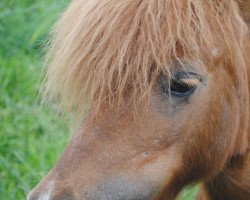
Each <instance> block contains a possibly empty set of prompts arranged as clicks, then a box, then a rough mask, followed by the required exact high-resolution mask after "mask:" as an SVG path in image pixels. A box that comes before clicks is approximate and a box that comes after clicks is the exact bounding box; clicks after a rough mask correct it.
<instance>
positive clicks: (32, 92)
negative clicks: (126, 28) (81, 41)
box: [0, 0, 196, 200]
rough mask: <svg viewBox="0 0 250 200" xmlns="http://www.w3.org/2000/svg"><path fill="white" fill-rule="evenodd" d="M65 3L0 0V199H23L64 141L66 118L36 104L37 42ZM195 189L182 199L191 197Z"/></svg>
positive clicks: (185, 193) (40, 43)
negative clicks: (64, 119)
mask: <svg viewBox="0 0 250 200" xmlns="http://www.w3.org/2000/svg"><path fill="white" fill-rule="evenodd" d="M58 2H60V3H58ZM67 3H68V0H60V1H54V0H42V1H40V0H18V1H16V0H1V1H0V84H1V85H0V194H1V195H0V199H3V200H8V199H10V200H12V199H13V200H14V199H15V200H19V199H25V196H26V195H27V193H28V191H30V190H31V189H32V188H33V187H34V186H35V185H36V184H37V183H38V182H39V180H40V179H41V178H42V177H43V176H44V175H46V174H47V172H48V171H49V170H50V169H51V167H52V166H53V165H54V164H55V162H56V160H57V159H58V157H59V155H60V153H61V152H62V151H63V149H64V147H65V145H66V143H67V141H68V138H69V132H70V131H69V129H68V127H67V126H66V125H65V122H64V121H63V120H62V119H60V120H59V117H58V116H56V115H55V114H54V112H53V110H51V108H46V107H43V108H42V107H41V106H39V103H37V95H38V90H39V80H40V79H41V68H42V63H41V61H40V59H39V57H40V56H41V46H42V44H43V43H44V40H45V38H46V36H47V33H48V30H49V29H50V27H51V25H52V24H53V23H54V21H55V20H56V18H57V17H58V14H59V13H60V12H61V11H62V9H63V8H64V7H65V5H66V4H67ZM195 191H196V189H192V190H187V191H186V192H184V194H183V197H182V198H181V199H183V200H192V199H194V194H195Z"/></svg>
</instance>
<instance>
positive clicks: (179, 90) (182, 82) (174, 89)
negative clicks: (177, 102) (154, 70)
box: [170, 78, 197, 97]
mask: <svg viewBox="0 0 250 200" xmlns="http://www.w3.org/2000/svg"><path fill="white" fill-rule="evenodd" d="M196 80H197V79H196ZM196 87H197V84H195V79H190V80H188V79H187V78H183V79H181V78H180V79H173V80H171V83H170V91H171V94H172V95H174V96H178V97H184V96H189V95H191V94H192V93H193V92H194V91H195V89H196Z"/></svg>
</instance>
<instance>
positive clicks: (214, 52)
mask: <svg viewBox="0 0 250 200" xmlns="http://www.w3.org/2000/svg"><path fill="white" fill-rule="evenodd" d="M212 56H213V57H214V58H216V57H217V56H219V50H218V49H217V48H214V49H213V51H212Z"/></svg>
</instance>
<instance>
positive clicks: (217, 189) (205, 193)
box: [197, 149, 250, 200]
mask: <svg viewBox="0 0 250 200" xmlns="http://www.w3.org/2000/svg"><path fill="white" fill-rule="evenodd" d="M249 198H250V149H248V151H247V152H246V154H245V155H244V156H240V155H238V156H235V157H233V158H232V159H231V160H230V162H229V163H228V165H227V166H226V168H225V170H224V171H222V172H220V173H219V174H218V175H217V176H216V178H214V179H213V180H210V181H206V182H204V183H202V189H201V191H200V193H199V194H198V196H197V200H218V199H230V200H246V199H249Z"/></svg>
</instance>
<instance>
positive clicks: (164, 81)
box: [28, 0, 250, 200]
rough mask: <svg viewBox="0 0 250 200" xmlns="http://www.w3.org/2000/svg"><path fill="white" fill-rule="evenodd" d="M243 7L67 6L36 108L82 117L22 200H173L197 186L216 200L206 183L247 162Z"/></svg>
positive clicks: (162, 3)
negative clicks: (46, 105)
mask: <svg viewBox="0 0 250 200" xmlns="http://www.w3.org/2000/svg"><path fill="white" fill-rule="evenodd" d="M249 2H250V1H248V0H247V1H240V0H239V1H234V0H232V1H228V0H200V1H194V0H178V1H176V0H73V1H72V2H71V3H70V5H69V7H68V8H67V9H66V11H65V12H64V14H63V15H62V16H61V18H60V20H59V22H58V23H57V24H56V26H55V27H54V29H53V31H52V34H51V38H50V42H49V48H48V54H47V55H48V56H47V65H48V69H47V74H46V78H45V82H44V98H45V99H48V100H49V101H51V102H55V103H56V104H57V105H59V108H61V109H62V110H63V111H66V112H69V113H74V114H76V115H77V116H78V117H79V118H82V116H84V115H86V113H87V117H86V119H85V120H84V123H82V124H80V126H79V129H78V130H77V131H76V134H75V135H74V137H73V139H72V140H71V142H70V143H69V145H68V147H67V148H66V151H65V152H64V153H63V155H62V157H61V159H60V160H59V161H58V163H57V165H56V166H55V167H54V168H53V169H52V170H51V172H50V173H49V174H48V176H47V177H45V178H44V180H43V181H42V182H41V183H40V184H39V185H38V186H37V187H36V188H35V189H34V190H33V192H32V193H31V194H30V195H29V197H28V199H30V200H37V199H72V200H73V199H87V200H94V199H101V200H106V199H117V200H118V199H127V200H129V199H169V200H171V199H175V198H176V196H177V195H178V193H179V192H180V191H181V190H182V189H183V188H184V187H185V186H187V185H189V184H193V183H197V182H201V183H202V184H203V192H202V193H200V195H199V196H200V198H203V199H223V198H224V196H223V194H221V193H219V194H217V193H216V192H217V191H219V190H215V191H213V190H212V189H211V191H210V187H209V184H210V183H213V181H214V182H215V183H214V184H211V185H212V186H211V188H216V183H217V182H216V181H217V179H218V180H219V181H221V182H222V185H223V184H224V183H225V185H226V184H228V185H230V186H231V184H230V183H231V182H232V184H233V183H238V182H237V181H238V179H237V178H235V177H236V176H235V177H234V176H233V177H232V176H230V174H233V171H237V170H238V169H242V168H244V169H245V168H247V167H245V165H246V163H248V157H247V156H246V155H248V148H249V127H248V126H249V78H250V70H249V62H250V60H249V56H247V55H248V54H249V52H250V51H249V48H250V47H249V38H248V26H247V23H248V19H249V13H250V12H248V11H249ZM239 8H241V11H240V9H239ZM247 169H249V168H247ZM237 172H238V171H237ZM221 174H223V175H224V176H225V177H227V176H228V177H229V178H228V179H226V180H228V181H225V180H224V179H223V178H221V179H220V178H218V177H219V175H221ZM238 174H240V173H238ZM245 174H248V180H249V174H250V173H249V170H248V171H244V173H243V172H242V173H241V176H243V175H245ZM238 178H239V177H238ZM241 184H242V185H244V187H243V186H242V188H243V189H242V188H240V191H242V192H241V193H240V192H239V193H237V194H238V195H236V197H237V199H246V197H249V196H247V195H249V191H250V187H249V186H250V181H245V182H244V184H243V182H242V181H241ZM218 185H219V184H218ZM234 185H236V186H237V184H234ZM213 186H214V187H213ZM229 188H230V187H229ZM235 188H237V187H235ZM225 191H226V189H225ZM235 191H236V189H235ZM237 191H238V190H237ZM218 195H221V196H220V197H223V198H218V197H219V196H218ZM227 195H229V196H228V198H227V199H234V198H235V194H231V196H230V192H228V193H227ZM224 199H226V198H224ZM235 199H236V198H235Z"/></svg>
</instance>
